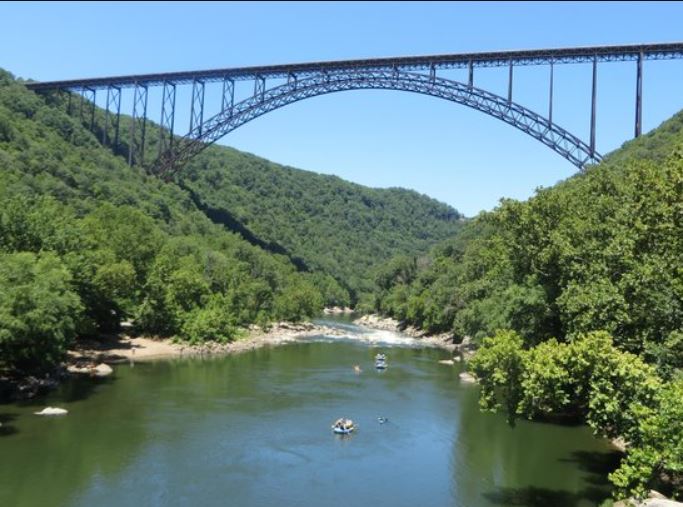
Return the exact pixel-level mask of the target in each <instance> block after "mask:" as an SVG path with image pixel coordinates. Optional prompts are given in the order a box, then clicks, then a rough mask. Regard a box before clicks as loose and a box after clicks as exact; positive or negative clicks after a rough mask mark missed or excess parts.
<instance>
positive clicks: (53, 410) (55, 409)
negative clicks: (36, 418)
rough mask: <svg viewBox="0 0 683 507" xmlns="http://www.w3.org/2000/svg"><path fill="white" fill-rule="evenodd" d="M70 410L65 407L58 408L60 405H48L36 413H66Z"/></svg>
mask: <svg viewBox="0 0 683 507" xmlns="http://www.w3.org/2000/svg"><path fill="white" fill-rule="evenodd" d="M68 413H69V411H68V410H66V409H65V408H58V407H47V408H44V409H43V410H41V411H40V412H34V414H36V415H65V414H68Z"/></svg>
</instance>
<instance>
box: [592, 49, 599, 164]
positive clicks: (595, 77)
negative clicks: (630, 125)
mask: <svg viewBox="0 0 683 507" xmlns="http://www.w3.org/2000/svg"><path fill="white" fill-rule="evenodd" d="M597 90H598V58H597V56H594V57H593V90H592V94H591V134H590V151H591V157H592V156H594V155H595V112H596V108H597Z"/></svg>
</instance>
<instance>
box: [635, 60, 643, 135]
mask: <svg viewBox="0 0 683 507" xmlns="http://www.w3.org/2000/svg"><path fill="white" fill-rule="evenodd" d="M637 65H638V70H637V74H636V128H635V137H640V134H641V133H642V128H643V52H642V51H641V52H640V54H639V55H638V64H637Z"/></svg>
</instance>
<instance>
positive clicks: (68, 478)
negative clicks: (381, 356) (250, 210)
mask: <svg viewBox="0 0 683 507" xmlns="http://www.w3.org/2000/svg"><path fill="white" fill-rule="evenodd" d="M324 323H325V324H327V325H334V326H337V327H339V328H341V329H343V330H344V332H345V335H344V336H316V337H310V338H305V339H301V340H300V341H299V342H296V343H292V344H287V345H283V346H279V347H272V348H262V349H259V350H255V351H250V352H245V353H242V354H238V355H233V356H226V357H210V358H183V359H166V360H159V361H154V362H146V363H136V364H133V365H130V364H124V365H119V366H116V367H115V373H114V375H113V376H111V377H108V378H106V379H100V380H97V379H74V380H70V381H68V382H66V383H65V384H64V385H62V386H61V387H60V388H59V389H58V390H57V391H55V392H54V393H52V394H50V395H49V396H47V397H43V398H39V399H35V400H31V401H30V402H26V403H21V404H5V405H0V422H2V423H3V426H2V427H0V505H2V506H8V507H9V506H16V507H24V506H26V507H34V506H43V505H45V506H56V507H59V506H69V507H81V506H83V507H85V506H92V505H97V506H98V507H104V506H120V505H126V506H143V505H144V506H181V505H182V506H184V505H196V506H236V507H241V506H245V507H246V506H254V507H256V506H258V507H271V506H273V507H274V506H278V507H282V506H300V507H323V506H324V507H332V506H344V507H350V506H362V507H364V506H368V507H369V506H391V507H403V506H405V507H418V506H419V507H432V506H433V507H447V506H458V507H460V506H462V507H491V506H532V507H540V506H552V507H583V506H595V505H599V504H600V503H601V502H602V501H603V500H604V499H605V498H607V497H608V496H609V493H610V489H609V485H608V483H607V479H606V475H607V473H608V472H609V471H611V470H612V469H613V468H614V466H615V464H616V460H617V459H618V455H617V454H616V453H615V452H614V451H612V450H611V449H610V446H609V444H608V443H607V442H606V441H604V440H601V439H596V438H594V437H593V436H592V434H591V431H590V430H589V429H588V428H586V427H583V426H560V425H554V424H542V423H531V422H526V421H520V422H518V423H517V424H516V426H515V427H514V428H511V427H510V426H508V424H507V423H506V421H505V419H504V417H503V416H501V415H497V414H489V413H482V412H480V410H479V408H478V405H477V390H478V388H477V386H476V385H472V384H464V383H461V382H460V380H459V378H458V374H459V373H460V372H461V371H463V366H462V365H460V364H458V363H456V365H455V366H448V365H444V364H439V360H442V359H447V358H449V354H448V353H447V352H445V351H443V350H438V349H429V348H422V347H420V345H419V342H418V341H416V340H413V339H411V338H408V337H404V336H401V335H398V334H395V333H391V332H386V331H371V330H367V329H362V328H359V327H357V326H354V325H353V324H351V323H350V321H349V320H348V319H345V318H343V317H342V318H336V319H333V320H332V321H330V320H326V321H325V322H324ZM380 351H381V352H383V353H385V354H386V355H387V361H388V365H389V366H388V368H387V369H386V370H385V371H378V370H376V369H375V368H374V365H373V357H374V355H375V354H376V353H378V352H380ZM354 365H359V366H360V368H361V372H360V373H358V372H356V371H354V368H353V366H354ZM45 406H59V407H64V408H66V409H68V410H69V414H68V415H66V416H62V417H39V416H36V415H33V412H35V411H37V410H40V409H41V408H43V407H45ZM340 417H347V418H351V419H353V420H354V421H355V422H356V423H357V425H358V428H357V430H356V431H355V432H354V433H353V434H351V435H335V434H333V432H332V431H331V428H330V426H331V424H332V423H333V422H334V420H336V419H337V418H340ZM379 418H384V419H382V421H384V422H383V423H380V419H379Z"/></svg>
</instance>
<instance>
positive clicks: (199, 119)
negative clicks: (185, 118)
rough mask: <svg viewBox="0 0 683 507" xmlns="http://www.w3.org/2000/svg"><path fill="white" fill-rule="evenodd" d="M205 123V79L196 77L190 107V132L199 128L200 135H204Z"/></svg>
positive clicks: (193, 82)
mask: <svg viewBox="0 0 683 507" xmlns="http://www.w3.org/2000/svg"><path fill="white" fill-rule="evenodd" d="M203 123H204V81H200V80H199V79H195V80H193V81H192V105H191V108H190V132H193V131H194V130H195V129H196V130H197V135H196V136H195V137H199V136H201V135H202V124H203Z"/></svg>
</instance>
